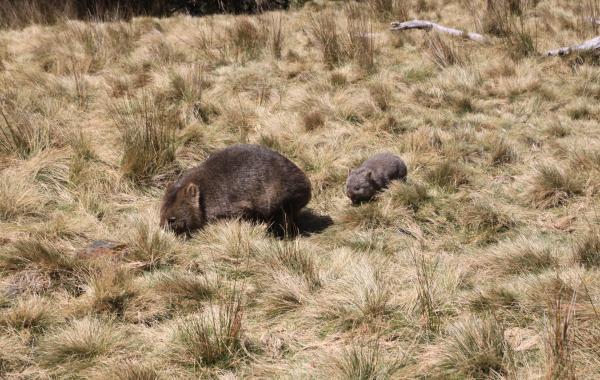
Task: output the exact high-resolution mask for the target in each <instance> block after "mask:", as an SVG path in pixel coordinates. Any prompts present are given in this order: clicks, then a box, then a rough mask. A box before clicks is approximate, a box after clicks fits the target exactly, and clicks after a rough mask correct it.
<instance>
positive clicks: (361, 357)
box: [333, 341, 402, 380]
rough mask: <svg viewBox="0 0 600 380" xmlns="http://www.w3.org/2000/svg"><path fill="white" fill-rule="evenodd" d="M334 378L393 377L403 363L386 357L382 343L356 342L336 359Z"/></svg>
mask: <svg viewBox="0 0 600 380" xmlns="http://www.w3.org/2000/svg"><path fill="white" fill-rule="evenodd" d="M333 364H334V365H333V370H334V371H333V372H334V373H335V375H334V376H333V377H334V378H342V379H356V380H372V379H387V378H392V377H393V375H394V373H396V372H397V371H398V369H399V368H400V367H401V365H402V363H401V361H400V360H398V359H395V360H393V359H389V358H386V356H385V353H384V351H383V349H382V348H381V346H380V344H379V343H378V342H377V341H375V342H372V343H367V344H359V343H354V344H352V345H351V346H350V347H349V348H345V349H344V350H343V351H342V352H341V353H340V355H339V356H338V357H337V358H335V359H334V363H333Z"/></svg>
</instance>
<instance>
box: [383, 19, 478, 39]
mask: <svg viewBox="0 0 600 380" xmlns="http://www.w3.org/2000/svg"><path fill="white" fill-rule="evenodd" d="M391 25H392V26H391V30H392V31H402V30H408V29H421V30H427V31H429V30H432V29H433V30H435V31H436V32H439V33H444V34H450V35H451V36H455V37H461V38H466V39H469V40H472V41H476V42H481V43H484V42H487V38H486V37H484V36H482V35H481V34H479V33H473V32H467V31H464V30H459V29H454V28H448V27H447V26H443V25H440V24H436V23H435V22H431V21H425V20H412V21H405V22H399V21H395V22H392V24H391Z"/></svg>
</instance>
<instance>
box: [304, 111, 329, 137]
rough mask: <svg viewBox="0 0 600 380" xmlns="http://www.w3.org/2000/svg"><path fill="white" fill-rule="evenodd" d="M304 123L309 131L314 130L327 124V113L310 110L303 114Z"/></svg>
mask: <svg viewBox="0 0 600 380" xmlns="http://www.w3.org/2000/svg"><path fill="white" fill-rule="evenodd" d="M302 124H304V129H305V130H306V131H307V132H311V131H314V130H316V129H319V128H321V127H322V126H323V125H325V115H324V113H323V112H322V111H319V110H315V111H310V112H308V113H306V114H304V116H302Z"/></svg>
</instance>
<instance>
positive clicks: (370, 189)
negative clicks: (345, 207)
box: [346, 153, 406, 204]
mask: <svg viewBox="0 0 600 380" xmlns="http://www.w3.org/2000/svg"><path fill="white" fill-rule="evenodd" d="M404 178H406V164H405V163H404V161H402V159H401V158H400V157H398V156H394V155H393V154H391V153H379V154H376V155H374V156H373V157H371V158H369V159H368V160H366V161H365V162H363V164H362V165H361V166H360V167H359V168H358V169H355V170H352V171H351V172H350V174H349V175H348V180H347V181H346V195H348V197H349V198H350V199H351V200H352V203H354V204H356V203H361V202H365V201H369V200H371V199H372V198H373V197H374V196H375V194H376V193H377V192H378V191H380V190H382V189H385V188H386V187H387V186H388V184H389V183H390V181H392V180H395V179H404Z"/></svg>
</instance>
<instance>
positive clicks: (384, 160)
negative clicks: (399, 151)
mask: <svg viewBox="0 0 600 380" xmlns="http://www.w3.org/2000/svg"><path fill="white" fill-rule="evenodd" d="M361 168H365V169H370V170H373V171H374V172H375V173H381V174H385V175H386V176H387V177H388V179H402V178H404V177H406V174H407V169H406V164H405V163H404V161H403V160H402V159H401V158H400V157H398V156H395V155H393V154H391V153H378V154H375V155H373V156H372V157H371V158H369V159H368V160H366V161H365V162H364V163H363V164H362V166H361Z"/></svg>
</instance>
